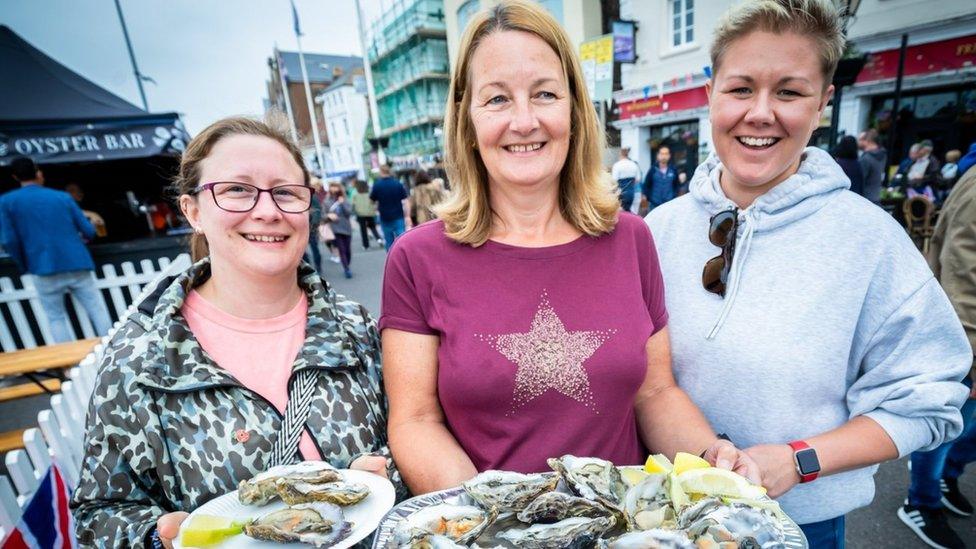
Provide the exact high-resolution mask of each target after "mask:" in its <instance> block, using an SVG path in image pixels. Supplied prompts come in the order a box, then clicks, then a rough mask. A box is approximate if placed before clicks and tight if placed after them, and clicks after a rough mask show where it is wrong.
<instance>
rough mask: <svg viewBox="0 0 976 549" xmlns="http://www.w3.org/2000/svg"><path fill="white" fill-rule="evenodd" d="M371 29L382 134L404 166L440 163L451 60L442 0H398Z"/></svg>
mask: <svg viewBox="0 0 976 549" xmlns="http://www.w3.org/2000/svg"><path fill="white" fill-rule="evenodd" d="M384 7H385V9H384V12H383V14H382V15H381V16H380V18H379V19H378V20H376V21H375V22H374V23H373V24H372V26H371V30H370V46H369V52H368V58H369V63H370V66H371V68H372V71H373V88H374V92H375V94H376V102H377V108H378V110H379V113H378V117H379V123H380V124H379V125H380V137H381V138H383V139H386V140H387V142H386V147H385V152H386V155H387V158H388V162H389V163H390V164H392V165H393V166H394V168H395V169H398V170H407V169H413V168H417V167H419V166H422V165H428V164H433V163H436V162H437V161H438V160H439V157H440V154H441V147H442V142H443V141H442V137H441V130H440V128H441V125H442V124H443V121H444V105H445V104H446V101H447V88H448V79H449V74H448V71H449V65H448V57H447V35H446V32H447V30H446V26H445V23H444V3H443V1H442V0H393V2H392V5H389V6H384Z"/></svg>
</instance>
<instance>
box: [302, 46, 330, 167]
mask: <svg viewBox="0 0 976 549" xmlns="http://www.w3.org/2000/svg"><path fill="white" fill-rule="evenodd" d="M295 41H297V42H298V60H299V62H300V63H301V64H302V83H303V84H304V85H305V101H306V102H307V103H308V119H309V121H310V122H311V123H312V139H313V140H314V141H315V157H316V158H318V160H319V171H320V172H321V173H320V174H319V175H324V174H325V157H324V156H323V155H322V142H321V141H320V140H319V124H318V122H317V118H318V117H316V116H315V106H314V105H313V104H312V90H311V88H310V87H309V85H308V71H307V70H306V69H305V54H304V53H302V38H301V35H300V34H296V35H295Z"/></svg>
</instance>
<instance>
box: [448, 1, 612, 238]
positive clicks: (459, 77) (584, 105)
mask: <svg viewBox="0 0 976 549" xmlns="http://www.w3.org/2000/svg"><path fill="white" fill-rule="evenodd" d="M502 31H521V32H527V33H529V34H532V35H535V36H537V37H539V38H540V39H542V40H543V41H544V42H545V43H546V44H548V45H549V47H550V48H552V50H553V51H554V52H555V53H556V55H557V56H558V57H559V60H560V62H561V64H562V69H563V75H564V76H565V78H566V82H567V84H568V86H569V96H570V98H571V101H572V109H571V114H570V116H571V126H570V137H569V151H568V152H567V155H566V163H565V164H564V165H563V168H562V173H561V174H560V178H559V179H560V181H559V210H560V212H561V213H562V215H563V217H565V218H566V221H568V222H569V223H570V224H571V225H573V226H574V227H575V228H576V229H577V230H579V231H580V232H582V233H584V234H587V235H590V236H599V235H601V234H605V233H608V232H610V231H612V230H613V228H614V226H615V225H616V223H617V210H618V209H619V208H620V203H619V201H618V199H617V196H616V190H615V187H614V186H613V185H612V182H611V181H610V177H609V175H608V174H607V173H606V170H604V169H603V166H602V151H603V147H604V136H603V131H602V129H601V128H600V125H599V121H598V120H597V117H596V112H595V110H594V109H593V104H592V103H590V97H589V93H587V90H586V82H585V80H584V79H583V72H582V70H581V69H580V63H579V59H578V58H577V56H576V51H575V49H574V48H573V46H572V44H571V43H570V41H569V38H568V37H567V36H566V32H565V31H564V30H563V29H562V27H560V26H559V23H557V22H556V20H555V19H553V18H552V16H551V15H549V13H548V12H546V11H545V9H543V8H541V7H539V6H538V5H537V4H535V3H533V2H526V1H522V0H503V1H502V2H500V3H499V4H498V5H497V6H495V7H494V8H491V9H490V10H487V11H483V12H481V13H479V14H477V15H475V16H474V18H473V19H472V21H471V23H469V24H468V27H467V30H466V31H465V32H464V36H462V37H461V47H460V49H459V52H458V63H457V65H456V66H455V68H454V73H453V74H452V76H451V85H450V90H449V92H448V101H447V111H446V115H445V117H444V136H445V137H444V158H445V164H446V169H447V174H448V180H449V181H451V187H452V190H453V192H452V193H451V196H450V198H449V199H448V200H447V202H444V203H442V204H441V205H439V206H438V207H437V208H435V211H436V213H437V217H439V218H440V219H442V220H443V221H444V228H445V233H446V234H447V236H448V237H449V238H451V239H453V240H454V241H456V242H459V243H461V244H469V245H471V246H480V245H482V244H484V243H485V241H486V240H488V236H489V235H490V233H491V222H492V211H491V205H490V203H489V200H488V173H487V170H486V168H485V164H484V162H483V161H482V159H481V155H480V154H478V152H477V150H475V148H474V143H476V139H475V132H474V126H473V125H472V123H471V117H470V114H469V111H470V107H471V90H470V77H471V59H472V57H473V56H474V52H475V50H476V49H477V48H478V46H479V45H480V44H481V42H482V41H483V40H484V39H485V38H487V37H488V36H489V35H491V34H493V33H496V32H502ZM513 55H518V53H517V52H513Z"/></svg>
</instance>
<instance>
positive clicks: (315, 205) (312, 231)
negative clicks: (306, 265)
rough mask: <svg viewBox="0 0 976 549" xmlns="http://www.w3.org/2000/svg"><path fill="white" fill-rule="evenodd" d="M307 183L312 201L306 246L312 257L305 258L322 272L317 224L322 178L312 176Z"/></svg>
mask: <svg viewBox="0 0 976 549" xmlns="http://www.w3.org/2000/svg"><path fill="white" fill-rule="evenodd" d="M309 185H310V186H311V187H312V191H313V192H312V202H311V206H310V207H309V209H308V226H309V231H308V247H309V249H311V250H312V257H311V258H307V259H310V260H311V261H309V262H310V263H311V264H312V267H314V268H315V272H317V273H320V274H321V273H322V251H321V250H319V225H320V224H322V201H321V200H320V199H319V193H321V192H322V180H321V179H319V178H317V177H312V179H311V182H310V183H309Z"/></svg>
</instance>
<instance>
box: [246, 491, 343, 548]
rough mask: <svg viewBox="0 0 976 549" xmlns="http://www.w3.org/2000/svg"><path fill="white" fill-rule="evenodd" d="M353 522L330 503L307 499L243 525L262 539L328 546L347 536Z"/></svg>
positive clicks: (249, 533)
mask: <svg viewBox="0 0 976 549" xmlns="http://www.w3.org/2000/svg"><path fill="white" fill-rule="evenodd" d="M351 531H352V523H350V522H347V521H346V520H345V519H344V517H343V516H342V509H340V508H339V506H338V505H334V504H331V503H322V502H317V503H304V504H301V505H295V506H293V507H289V508H287V509H282V510H281V511H275V512H273V513H269V514H267V515H264V516H263V517H260V518H258V519H257V520H255V521H254V522H252V523H250V524H248V525H246V526H245V527H244V535H246V536H248V537H251V538H254V539H258V540H263V541H277V542H292V541H297V542H301V543H307V544H309V545H314V546H316V547H329V546H332V545H335V544H336V543H338V542H339V541H341V540H343V539H345V538H346V536H348V535H349V533H350V532H351Z"/></svg>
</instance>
